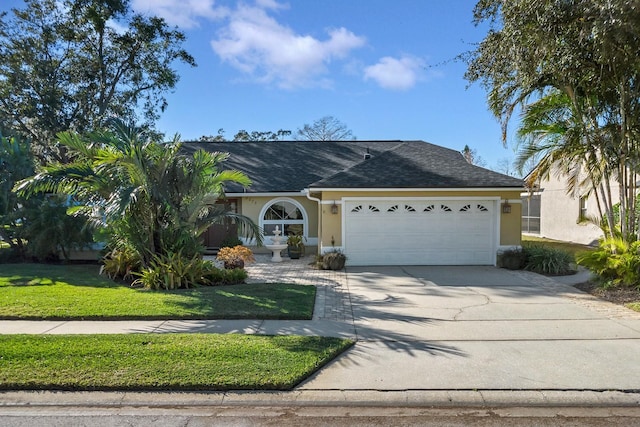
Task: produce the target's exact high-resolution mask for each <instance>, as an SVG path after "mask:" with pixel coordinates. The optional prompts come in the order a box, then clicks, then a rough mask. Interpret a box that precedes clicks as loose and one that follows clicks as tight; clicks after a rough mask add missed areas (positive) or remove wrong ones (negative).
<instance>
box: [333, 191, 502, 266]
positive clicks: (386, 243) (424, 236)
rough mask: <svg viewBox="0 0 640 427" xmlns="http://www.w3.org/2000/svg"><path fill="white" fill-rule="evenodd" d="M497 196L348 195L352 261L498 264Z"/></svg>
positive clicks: (346, 207)
mask: <svg viewBox="0 0 640 427" xmlns="http://www.w3.org/2000/svg"><path fill="white" fill-rule="evenodd" d="M496 206H497V202H496V201H495V200H426V199H423V200H406V201H405V200H403V201H398V200H349V201H345V204H344V211H345V241H344V251H345V253H346V255H347V259H348V263H349V264H350V265H493V264H494V263H495V257H496V246H497V243H496V240H497V233H496V226H497V207H496Z"/></svg>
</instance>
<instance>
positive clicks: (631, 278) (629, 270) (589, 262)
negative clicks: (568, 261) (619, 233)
mask: <svg viewBox="0 0 640 427" xmlns="http://www.w3.org/2000/svg"><path fill="white" fill-rule="evenodd" d="M576 259H577V261H578V264H580V265H582V266H585V267H586V268H588V269H589V270H591V272H593V273H594V274H596V275H597V276H598V277H599V278H600V280H601V281H602V282H603V284H604V285H605V286H634V287H637V288H640V242H633V243H628V242H626V241H624V240H623V239H621V238H610V239H605V240H603V241H601V242H600V245H599V246H598V248H597V249H595V250H593V251H589V252H582V253H579V254H578V255H577V256H576Z"/></svg>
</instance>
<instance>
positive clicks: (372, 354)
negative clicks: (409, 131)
mask: <svg viewBox="0 0 640 427" xmlns="http://www.w3.org/2000/svg"><path fill="white" fill-rule="evenodd" d="M347 277H348V283H347V284H348V291H349V295H350V300H351V305H352V310H353V327H354V329H355V333H356V335H357V338H358V342H357V344H356V345H355V346H354V347H353V348H352V349H351V350H350V351H348V352H347V353H345V354H344V355H342V356H341V357H340V358H338V359H337V360H335V361H334V362H333V363H332V364H330V365H329V366H327V367H325V368H324V369H322V370H321V371H320V372H319V373H318V374H316V376H314V377H312V378H310V379H309V380H308V381H307V382H305V383H304V384H302V385H301V386H300V387H299V389H303V390H314V389H325V390H326V389H339V390H455V389H458V390H476V389H479V390H638V389H640V363H638V355H639V354H640V313H635V312H632V311H631V310H627V309H625V308H621V307H618V306H615V305H612V304H609V303H605V302H601V301H598V300H595V299H594V298H592V297H590V296H589V295H586V294H584V293H582V292H580V291H577V290H575V289H574V288H573V287H571V286H568V285H564V284H561V283H559V282H557V281H554V280H552V279H548V278H545V277H543V276H539V275H536V274H533V273H527V272H511V271H507V270H502V269H497V268H493V267H416V266H411V267H366V268H349V269H348V274H347Z"/></svg>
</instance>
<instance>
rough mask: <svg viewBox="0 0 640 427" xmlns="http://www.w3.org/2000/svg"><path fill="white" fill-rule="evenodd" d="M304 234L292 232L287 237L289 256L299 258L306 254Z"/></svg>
mask: <svg viewBox="0 0 640 427" xmlns="http://www.w3.org/2000/svg"><path fill="white" fill-rule="evenodd" d="M303 239H304V236H301V235H298V234H290V235H289V237H287V252H288V253H289V258H291V259H298V258H300V257H301V256H302V255H304V243H303Z"/></svg>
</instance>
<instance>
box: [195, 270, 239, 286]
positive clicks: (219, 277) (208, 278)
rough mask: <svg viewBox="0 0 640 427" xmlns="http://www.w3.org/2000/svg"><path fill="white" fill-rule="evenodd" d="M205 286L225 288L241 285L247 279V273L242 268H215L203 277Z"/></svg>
mask: <svg viewBox="0 0 640 427" xmlns="http://www.w3.org/2000/svg"><path fill="white" fill-rule="evenodd" d="M203 279H204V281H203V283H202V284H203V285H207V286H224V285H239V284H240V283H244V281H245V280H246V279H247V271H246V270H244V269H242V268H233V269H226V268H224V269H222V268H214V269H213V270H210V271H209V272H207V273H206V274H205V275H204V276H203Z"/></svg>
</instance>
